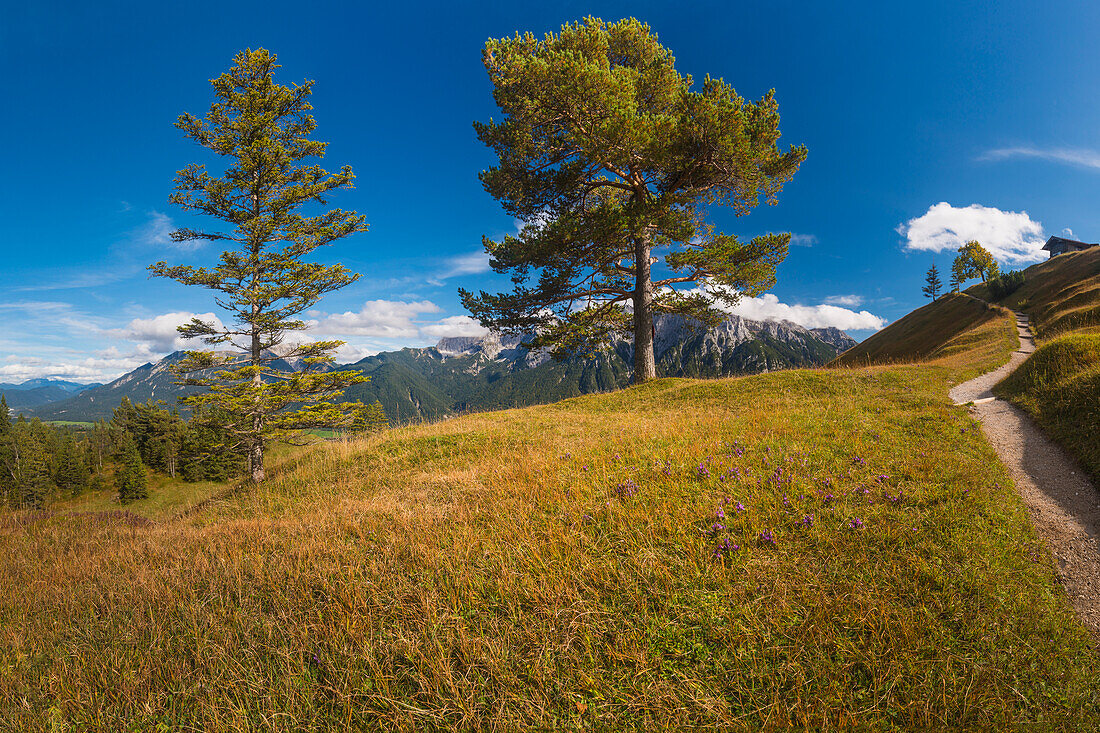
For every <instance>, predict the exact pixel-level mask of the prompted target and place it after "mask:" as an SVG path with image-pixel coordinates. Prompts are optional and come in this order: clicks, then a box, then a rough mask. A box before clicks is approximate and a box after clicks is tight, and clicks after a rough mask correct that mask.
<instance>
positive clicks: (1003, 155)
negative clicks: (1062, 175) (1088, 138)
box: [978, 145, 1100, 168]
mask: <svg viewBox="0 0 1100 733" xmlns="http://www.w3.org/2000/svg"><path fill="white" fill-rule="evenodd" d="M1008 158H1038V159H1040V160H1049V161H1053V162H1055V163H1068V164H1069V165H1077V166H1081V167H1084V168H1100V152H1097V151H1095V150H1089V149H1087V148H1036V147H1032V146H1027V145H1024V146H1020V147H1015V148H997V149H995V150H988V151H986V152H985V153H983V154H982V155H981V157H979V158H978V159H979V160H1006V159H1008Z"/></svg>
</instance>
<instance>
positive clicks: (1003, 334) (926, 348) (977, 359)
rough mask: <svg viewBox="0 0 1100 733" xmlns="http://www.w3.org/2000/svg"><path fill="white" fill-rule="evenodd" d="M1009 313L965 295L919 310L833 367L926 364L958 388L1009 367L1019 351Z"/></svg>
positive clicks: (937, 302) (836, 362)
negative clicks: (975, 378) (994, 371)
mask: <svg viewBox="0 0 1100 733" xmlns="http://www.w3.org/2000/svg"><path fill="white" fill-rule="evenodd" d="M1019 344H1020V340H1019V338H1018V337H1017V335H1016V325H1015V319H1014V317H1013V315H1012V313H1011V311H1009V310H1007V309H1005V308H1001V307H998V306H993V305H989V304H987V303H983V302H981V301H980V300H977V299H975V298H972V297H968V296H966V295H962V294H958V293H955V294H951V293H949V294H947V295H945V296H943V297H941V298H939V299H938V300H935V301H933V302H931V303H929V304H928V305H926V306H924V307H923V308H919V309H917V310H915V311H913V312H912V313H910V314H909V315H907V316H905V317H904V318H901V319H899V320H897V321H895V322H894V323H891V324H890V325H889V326H887V327H886V328H884V329H883V330H881V331H879V332H878V333H875V334H873V335H871V336H870V337H869V338H868V339H866V340H865V341H863V342H861V343H860V344H857V345H856V346H854V347H852V348H851V349H849V350H848V351H845V352H844V353H843V354H841V355H840V356H838V357H837V358H836V359H835V360H834V361H833V363H832V364H831V365H830V366H835V367H860V366H868V365H871V364H924V365H926V366H935V367H940V368H942V369H943V370H945V373H946V376H947V379H948V382H949V383H950V384H958V383H959V382H965V381H966V380H968V379H973V378H974V377H976V376H978V375H979V374H983V373H984V372H987V371H989V370H990V369H994V368H996V367H997V366H1000V365H1001V364H1003V363H1005V362H1006V361H1008V357H1009V356H1010V355H1011V354H1012V352H1013V351H1014V350H1015V349H1017V348H1018V347H1019Z"/></svg>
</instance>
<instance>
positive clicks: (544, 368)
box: [24, 315, 855, 424]
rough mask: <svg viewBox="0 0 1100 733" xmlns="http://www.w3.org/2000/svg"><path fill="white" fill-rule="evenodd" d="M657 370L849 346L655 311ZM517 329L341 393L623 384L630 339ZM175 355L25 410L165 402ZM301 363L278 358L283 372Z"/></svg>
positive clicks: (482, 402) (518, 398)
mask: <svg viewBox="0 0 1100 733" xmlns="http://www.w3.org/2000/svg"><path fill="white" fill-rule="evenodd" d="M654 326H655V328H656V330H657V338H656V342H655V349H656V358H657V374H658V376H662V377H728V376H735V375H739V374H757V373H760V372H769V371H775V370H778V369H791V368H797V367H810V366H820V365H823V364H826V363H828V362H829V361H831V360H832V359H833V358H835V357H836V355H837V354H838V353H840V352H842V351H845V350H846V349H848V348H850V347H851V346H854V345H855V341H854V340H852V339H851V338H850V337H849V336H848V335H847V334H845V333H844V332H843V331H840V330H838V329H835V328H820V329H812V330H810V329H806V328H803V327H802V326H798V325H796V324H794V323H790V322H787V321H780V322H775V321H750V320H748V319H746V318H741V317H739V316H730V317H729V318H728V319H727V320H726V321H724V322H722V323H720V324H719V325H718V326H716V327H713V328H706V327H704V326H702V325H701V324H699V323H698V322H695V321H691V320H689V319H685V318H683V317H680V316H668V315H665V316H658V317H657V319H656V321H655V324H654ZM523 341H524V338H523V337H522V336H501V335H498V334H489V335H487V336H483V337H456V338H445V339H441V340H440V341H439V343H437V344H436V345H435V346H432V347H428V348H418V349H412V348H410V349H402V350H400V351H388V352H383V353H381V354H376V355H374V356H370V357H367V358H366V359H363V360H362V361H359V362H356V363H355V364H350V365H347V366H344V367H339V368H341V369H357V370H359V371H362V372H363V373H364V374H366V375H367V376H369V377H370V381H369V382H367V383H366V384H359V385H354V386H352V387H351V388H349V389H348V390H347V392H345V394H344V397H345V399H347V400H352V401H354V400H359V401H362V402H364V403H371V402H374V401H375V400H378V401H380V402H381V403H382V406H383V407H384V408H385V410H386V415H388V416H389V418H390V420H391V421H392V422H393V423H394V424H402V423H407V422H412V421H416V420H437V419H440V418H444V417H449V416H451V415H455V414H458V413H460V412H464V411H468V410H479V411H480V410H493V409H501V408H506V407H522V406H525V405H534V404H541V403H546V402H553V401H556V400H560V399H564V398H567V397H576V396H579V395H582V394H589V393H592V392H606V391H609V390H613V389H619V388H621V387H625V386H626V385H628V384H629V383H630V376H631V370H632V366H633V361H634V345H633V343H632V341H631V340H629V339H626V338H614V339H612V341H611V343H610V345H609V346H608V348H607V349H605V350H603V351H601V352H600V353H598V354H596V355H595V356H592V357H587V358H580V357H576V358H571V359H566V360H564V361H554V360H553V359H551V358H550V354H549V352H547V351H546V350H534V351H532V350H530V349H526V348H524V346H523ZM183 356H184V354H183V352H176V353H174V354H169V355H168V356H166V357H165V358H164V359H161V360H160V361H159V362H157V363H156V364H144V365H142V366H140V367H138V368H137V369H135V370H134V371H132V372H130V373H129V374H125V375H123V376H122V377H119V378H118V379H116V380H115V381H113V382H111V383H110V384H105V385H100V386H97V387H94V388H91V389H86V390H84V391H82V392H80V393H79V394H76V395H74V396H70V397H67V398H66V399H62V400H60V401H57V402H51V403H50V404H45V405H40V406H38V407H35V408H32V409H30V410H25V411H24V412H27V413H30V414H33V415H35V416H37V417H40V418H42V419H43V420H76V421H94V420H101V419H108V418H110V417H111V415H112V414H113V412H114V409H115V408H116V407H118V404H119V402H121V401H122V398H123V397H128V398H129V399H130V400H131V401H133V402H146V401H148V400H164V401H165V402H166V403H167V404H168V405H169V406H173V405H175V403H176V398H178V397H180V396H182V395H184V394H186V389H185V388H183V387H180V386H178V385H176V384H175V380H176V376H175V375H174V374H173V373H172V372H171V369H170V367H171V366H172V365H173V364H175V363H176V362H178V361H179V360H180V359H182V358H183ZM300 366H301V365H295V364H289V363H285V362H284V363H282V364H280V365H279V368H281V369H293V368H299V367H300Z"/></svg>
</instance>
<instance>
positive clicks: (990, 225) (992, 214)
mask: <svg viewBox="0 0 1100 733" xmlns="http://www.w3.org/2000/svg"><path fill="white" fill-rule="evenodd" d="M897 232H898V234H900V235H902V236H903V237H905V249H908V250H914V251H924V252H950V253H951V255H952V256H954V254H955V251H956V250H957V249H958V248H959V247H961V246H963V245H964V244H966V243H967V242H968V241H970V240H972V239H975V240H977V241H978V242H980V243H981V245H982V246H983V247H985V248H986V249H987V250H989V252H990V254H992V255H993V257H994V258H996V259H997V260H998V261H999V262H1001V263H1002V264H1006V265H1024V264H1030V263H1032V262H1039V261H1040V260H1044V259H1046V253H1045V252H1043V244H1044V243H1045V242H1046V239H1047V237H1046V234H1045V233H1044V232H1043V225H1042V223H1040V222H1037V221H1033V220H1032V219H1031V217H1030V216H1028V214H1027V212H1026V211H1019V212H1017V211H1001V210H1000V209H997V208H994V207H992V206H982V205H981V204H971V205H970V206H961V207H955V206H952V205H951V204H949V203H947V202H945V201H941V202H940V203H938V204H935V205H933V206H930V207H929V208H928V211H926V212H925V213H924V214H922V215H921V216H918V217H916V218H914V219H910V220H909V221H907V222H905V223H904V224H900V225H898V228H897Z"/></svg>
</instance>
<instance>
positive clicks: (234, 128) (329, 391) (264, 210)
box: [150, 49, 367, 482]
mask: <svg viewBox="0 0 1100 733" xmlns="http://www.w3.org/2000/svg"><path fill="white" fill-rule="evenodd" d="M275 61H276V57H275V55H274V54H271V53H269V52H267V51H266V50H264V49H258V50H256V51H253V50H251V49H249V50H246V51H244V52H243V53H240V54H238V55H237V56H236V57H235V59H234V65H233V67H232V68H231V69H230V70H229V71H228V72H226V73H224V74H222V75H221V76H219V77H218V78H217V79H214V80H213V81H212V84H213V86H214V94H215V97H216V101H215V102H214V104H213V105H212V106H211V107H210V110H209V112H208V114H207V115H206V117H205V118H204V119H199V118H197V117H194V116H193V115H190V114H183V115H181V116H180V118H179V120H178V121H177V122H176V126H177V127H178V128H180V129H181V130H183V132H184V134H185V135H186V136H187V137H188V138H190V139H191V140H193V141H195V142H197V143H198V144H199V145H201V146H202V147H204V148H206V149H208V150H210V151H212V152H214V153H216V154H218V155H220V156H222V157H224V158H226V159H228V165H227V167H226V169H225V170H224V171H223V173H222V175H221V176H220V177H219V176H215V175H212V174H210V173H208V172H207V170H206V167H205V166H204V165H192V166H190V167H188V168H186V169H184V170H182V171H180V172H179V174H178V175H177V177H176V193H174V194H173V195H172V197H171V201H172V202H173V203H175V204H177V205H179V206H181V207H183V208H184V209H186V210H187V211H191V212H196V213H199V214H204V215H209V216H212V217H214V218H217V219H221V220H222V221H223V222H225V223H226V224H227V225H229V228H228V230H226V231H218V232H200V231H195V230H192V229H181V230H179V231H176V232H173V234H172V238H173V239H174V240H175V241H177V242H185V241H191V240H196V239H199V240H201V239H206V240H214V241H227V242H231V243H233V246H234V247H235V248H234V249H233V250H230V251H226V252H223V253H222V255H221V262H220V264H219V265H218V266H217V267H215V268H203V267H188V266H173V267H170V266H168V265H167V264H166V263H164V262H159V263H157V264H156V265H153V266H151V267H150V270H151V271H152V272H153V274H154V275H156V276H160V277H168V278H172V279H174V280H177V281H179V282H181V283H184V284H185V285H198V286H200V287H204V288H208V289H210V290H213V291H215V294H216V295H215V302H216V303H217V305H218V306H219V307H221V308H222V309H224V310H225V311H227V312H228V313H229V314H230V315H231V316H232V321H233V322H232V324H231V325H229V326H227V327H222V326H220V325H219V324H216V323H214V322H205V321H202V320H200V319H198V318H196V319H194V320H192V321H191V322H190V323H188V324H186V325H183V326H180V328H179V331H180V333H181V334H182V335H183V336H185V337H189V338H201V339H202V340H203V341H204V342H205V343H206V344H208V345H210V346H222V347H223V348H224V347H229V348H230V349H231V351H230V353H224V352H222V353H218V352H215V351H192V352H189V353H188V356H187V358H185V359H184V360H183V361H182V362H181V363H180V364H179V365H178V366H179V370H178V371H179V373H180V374H187V375H190V376H189V377H188V378H186V379H185V380H184V383H185V384H188V385H194V386H199V387H204V388H205V391H203V392H201V393H199V394H195V395H192V396H189V397H186V398H184V399H183V400H182V402H184V403H185V404H189V405H192V406H194V407H206V406H212V407H218V408H221V409H222V410H224V411H225V412H226V414H228V415H229V416H230V421H229V423H227V427H229V428H230V429H231V430H232V431H233V433H234V434H235V436H236V440H237V441H238V442H239V443H240V444H241V445H243V446H244V447H245V448H246V449H247V451H248V457H249V471H250V475H251V477H252V480H253V481H255V482H260V481H262V480H263V478H264V448H265V445H266V444H267V443H268V442H269V441H270V440H272V439H276V438H279V437H286V436H287V435H288V434H289V433H290V432H291V431H295V430H297V429H300V428H307V427H334V426H339V425H345V424H348V423H350V422H351V420H353V419H354V416H352V415H349V414H348V413H349V411H351V410H352V409H354V408H352V407H350V406H344V405H336V404H332V403H330V402H328V401H327V400H330V399H332V398H334V397H336V396H338V395H339V394H340V393H341V392H342V391H343V389H344V388H345V387H347V386H349V385H351V384H355V383H358V382H362V381H366V378H365V377H362V376H361V375H360V374H359V373H358V372H354V371H330V372H322V371H319V370H317V369H315V368H314V367H319V366H320V365H321V364H324V363H331V362H332V354H333V352H334V350H335V349H336V348H337V347H338V346H339V345H340V344H341V343H342V342H340V341H317V342H312V343H308V342H307V343H290V344H288V343H285V341H286V338H287V336H288V334H292V333H293V332H296V331H301V330H303V329H305V327H306V324H305V323H304V322H303V321H302V320H300V319H299V318H298V316H300V314H301V313H303V312H304V311H306V310H308V309H310V308H312V307H313V306H314V305H315V304H316V303H317V302H318V301H319V300H320V298H321V296H323V295H324V294H325V293H328V292H331V291H333V290H337V289H339V288H342V287H344V286H345V285H348V284H349V283H351V282H353V281H354V280H356V279H357V278H358V275H355V274H353V273H352V272H350V271H349V270H348V269H347V268H345V267H344V266H342V265H321V264H317V263H313V262H308V261H306V258H307V257H309V255H310V254H311V253H313V251H314V250H316V249H317V248H318V247H321V246H323V245H327V244H330V243H332V242H334V241H336V240H338V239H341V238H343V237H347V236H348V235H351V234H355V233H357V232H364V231H366V230H367V226H366V224H365V217H363V216H360V215H358V214H356V213H355V212H354V211H343V210H341V209H336V208H334V209H329V210H327V211H325V212H324V213H322V214H319V215H316V216H303V215H302V214H300V213H297V212H298V210H299V209H301V208H302V207H303V206H306V205H311V204H320V205H322V206H323V205H326V204H327V200H326V199H327V196H328V195H329V194H330V193H331V192H332V191H335V190H338V189H342V188H351V187H352V180H353V178H354V175H353V173H352V171H351V168H350V167H349V166H344V167H343V168H342V169H341V171H340V172H339V173H335V174H329V173H328V172H326V171H325V170H323V169H322V168H320V167H319V166H317V165H313V164H308V163H305V162H304V161H307V160H311V159H316V158H321V157H323V156H324V153H325V148H326V146H327V143H324V142H319V141H316V140H311V139H310V137H309V136H310V134H311V133H312V132H313V130H314V128H315V127H316V123H315V122H314V120H313V117H312V116H311V115H310V110H312V109H313V107H312V106H311V105H310V103H309V98H310V95H311V94H312V87H313V82H312V81H306V82H304V83H303V84H302V85H300V86H293V87H287V86H283V85H281V84H277V83H275V81H274V72H275V70H276V69H277V68H279V66H278V64H276V63H275ZM280 245H282V246H280ZM292 358H295V359H301V360H302V361H303V362H304V363H305V364H307V365H308V368H307V369H304V370H301V371H297V372H283V371H280V370H279V369H278V366H277V365H276V364H274V363H273V362H276V361H277V360H279V359H292Z"/></svg>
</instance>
